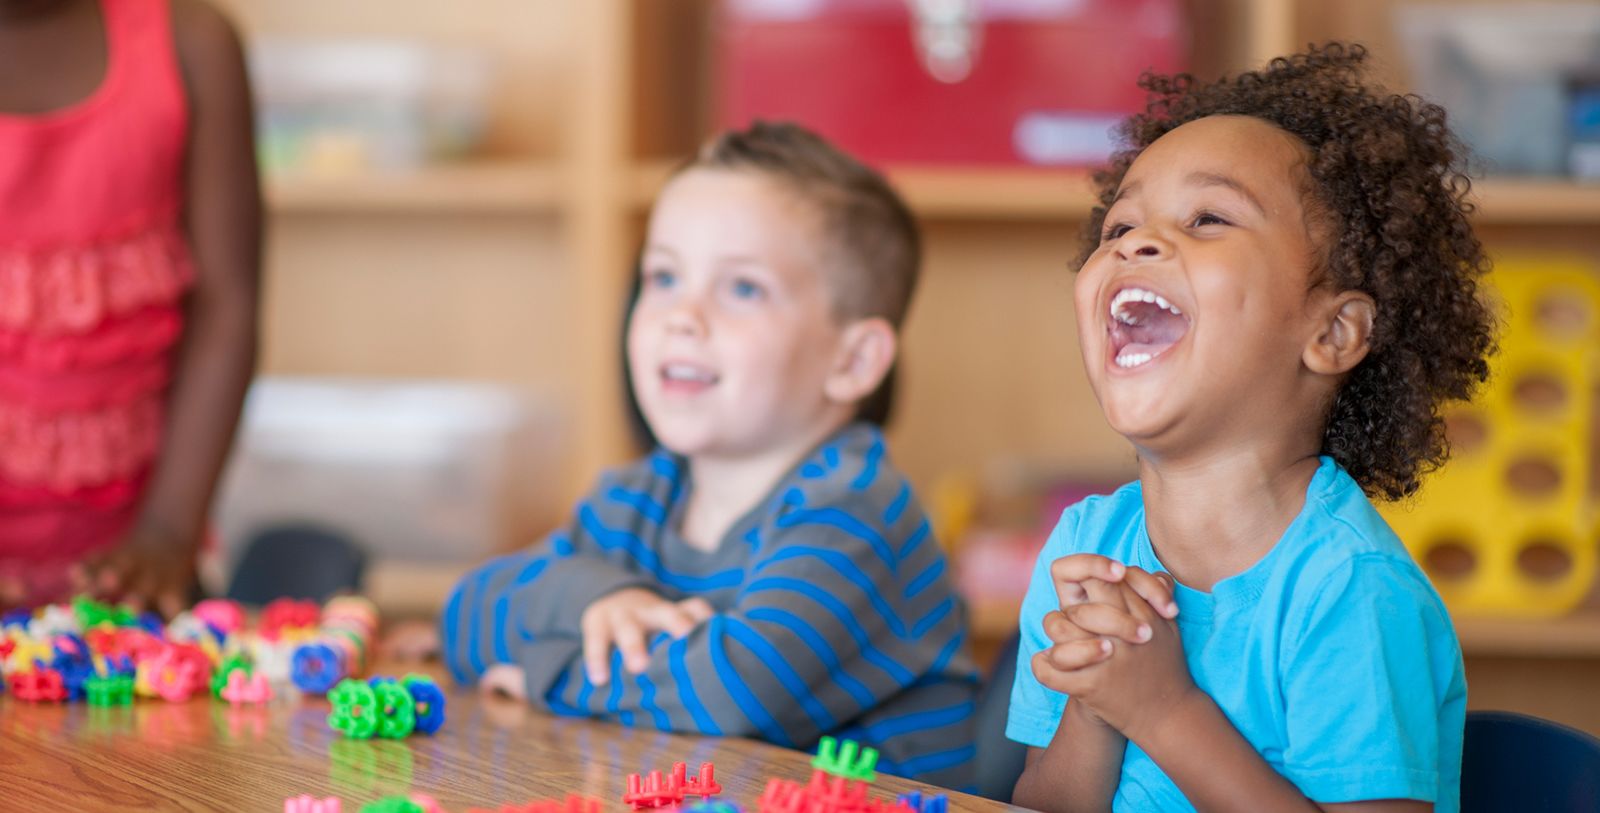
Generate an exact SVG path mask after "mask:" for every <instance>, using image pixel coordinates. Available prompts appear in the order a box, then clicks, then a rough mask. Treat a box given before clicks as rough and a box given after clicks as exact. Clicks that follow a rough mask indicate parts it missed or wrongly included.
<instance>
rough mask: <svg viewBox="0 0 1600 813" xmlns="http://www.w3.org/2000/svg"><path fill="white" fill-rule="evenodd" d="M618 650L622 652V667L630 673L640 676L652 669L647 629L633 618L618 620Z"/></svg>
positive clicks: (616, 629) (616, 628)
mask: <svg viewBox="0 0 1600 813" xmlns="http://www.w3.org/2000/svg"><path fill="white" fill-rule="evenodd" d="M615 632H616V638H617V649H618V650H619V651H621V652H622V666H623V668H624V669H627V670H628V671H629V672H632V673H634V674H636V675H637V674H640V673H641V672H644V671H645V670H646V669H649V668H650V648H649V646H648V645H647V644H646V643H645V628H644V625H643V624H640V623H639V622H638V621H636V620H634V619H633V618H628V617H623V618H621V619H618V621H617V623H616V627H615Z"/></svg>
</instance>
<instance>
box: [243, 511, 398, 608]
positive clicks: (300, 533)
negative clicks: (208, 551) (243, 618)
mask: <svg viewBox="0 0 1600 813" xmlns="http://www.w3.org/2000/svg"><path fill="white" fill-rule="evenodd" d="M366 566H367V557H366V554H365V553H363V552H362V550H361V548H360V547H358V546H357V545H356V544H355V543H354V542H352V541H351V540H350V539H349V538H348V537H346V536H345V535H344V534H341V533H338V532H336V531H332V530H330V529H327V528H321V527H318V526H315V525H303V524H292V525H279V526H276V527H272V528H268V529H267V530H265V531H263V532H261V533H260V534H258V535H256V537H255V538H254V539H252V540H250V543H249V544H248V545H247V546H246V547H245V551H244V556H242V557H241V558H240V559H239V564H238V565H237V566H235V567H234V569H233V581H232V583H231V584H229V585H228V593H227V596H228V598H230V599H233V600H234V601H238V602H242V603H244V604H266V603H267V602H269V601H272V600H273V599H276V598H296V599H310V600H312V601H317V602H323V601H327V600H328V598H329V597H331V596H333V595H334V594H335V593H340V592H345V591H350V592H358V591H360V589H361V580H362V576H363V575H364V574H365V571H366Z"/></svg>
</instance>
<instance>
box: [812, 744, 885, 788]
mask: <svg viewBox="0 0 1600 813" xmlns="http://www.w3.org/2000/svg"><path fill="white" fill-rule="evenodd" d="M811 767H813V768H816V769H817V770H820V771H827V772H828V773H831V774H833V775H834V776H838V777H841V778H844V779H854V780H856V781H858V782H871V781H872V780H873V779H876V778H877V774H875V773H873V770H874V769H875V768H877V767H878V750H877V749H876V748H862V747H861V746H860V745H859V744H858V743H857V742H856V741H855V740H845V741H844V742H843V743H842V744H841V743H839V742H837V741H836V740H834V738H832V737H823V738H822V741H821V742H819V743H818V744H817V755H816V756H815V757H814V758H812V760H811Z"/></svg>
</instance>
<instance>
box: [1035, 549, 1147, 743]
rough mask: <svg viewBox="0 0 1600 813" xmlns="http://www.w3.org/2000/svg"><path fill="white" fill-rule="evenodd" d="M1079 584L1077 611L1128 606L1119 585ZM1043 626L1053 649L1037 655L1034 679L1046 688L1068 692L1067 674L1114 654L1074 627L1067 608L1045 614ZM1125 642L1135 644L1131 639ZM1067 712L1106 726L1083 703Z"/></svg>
mask: <svg viewBox="0 0 1600 813" xmlns="http://www.w3.org/2000/svg"><path fill="white" fill-rule="evenodd" d="M1077 584H1078V587H1079V588H1080V589H1081V590H1082V591H1083V592H1082V595H1081V599H1082V601H1081V602H1080V603H1078V604H1074V605H1072V606H1074V607H1077V606H1088V602H1096V603H1103V604H1106V605H1110V606H1115V607H1125V606H1126V603H1125V602H1124V601H1123V600H1122V592H1121V590H1119V589H1118V585H1116V584H1113V583H1110V582H1105V581H1101V580H1099V579H1087V580H1085V581H1082V582H1078V583H1077ZM1040 623H1041V625H1042V626H1043V627H1044V634H1045V636H1046V637H1047V638H1049V639H1050V641H1051V642H1052V645H1051V646H1050V647H1047V648H1045V649H1042V650H1040V651H1039V652H1037V653H1034V656H1033V663H1032V667H1033V676H1034V678H1036V679H1037V680H1038V681H1039V683H1040V684H1041V685H1043V686H1047V687H1049V688H1052V689H1055V690H1056V691H1061V692H1065V691H1066V690H1065V689H1063V688H1061V686H1062V685H1063V681H1069V680H1070V679H1071V678H1070V676H1068V675H1067V673H1068V672H1071V671H1073V670H1077V669H1083V668H1085V667H1087V666H1089V665H1091V664H1096V663H1099V662H1100V661H1103V660H1105V659H1106V658H1107V657H1108V656H1110V654H1111V643H1110V641H1108V640H1106V639H1105V638H1102V637H1101V636H1100V635H1098V634H1096V633H1094V632H1090V631H1089V630H1087V629H1084V628H1083V627H1081V626H1079V625H1078V624H1075V623H1073V621H1072V619H1071V618H1069V617H1068V615H1067V612H1066V609H1065V608H1063V609H1061V610H1055V611H1053V612H1050V613H1046V614H1045V616H1044V618H1043V619H1042V620H1041V622H1040ZM1124 640H1129V641H1130V642H1132V641H1131V639H1127V638H1125V639H1124ZM1068 710H1069V711H1076V712H1081V713H1082V714H1083V715H1084V717H1086V718H1087V719H1089V720H1090V721H1091V722H1093V723H1095V724H1097V725H1100V726H1105V725H1106V723H1105V721H1103V720H1101V719H1100V718H1099V717H1097V716H1096V715H1095V714H1094V712H1093V711H1091V710H1088V709H1087V708H1086V706H1085V705H1084V703H1083V702H1082V701H1074V702H1069V704H1068ZM1117 736H1119V737H1120V736H1121V734H1120V733H1118V734H1117Z"/></svg>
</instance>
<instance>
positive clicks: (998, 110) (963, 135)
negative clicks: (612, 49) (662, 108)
mask: <svg viewBox="0 0 1600 813" xmlns="http://www.w3.org/2000/svg"><path fill="white" fill-rule="evenodd" d="M1183 5H1184V4H1183V2H1182V0H722V1H721V2H720V3H719V5H718V9H717V14H716V21H715V28H716V33H715V37H716V43H717V45H716V50H717V71H716V77H717V78H716V80H715V81H716V86H717V110H718V114H717V115H718V119H719V120H720V122H721V124H722V125H723V126H727V127H741V126H744V125H746V124H748V123H749V122H750V120H751V119H755V118H763V119H787V120H793V121H797V122H800V123H802V124H804V125H806V126H808V127H811V128H814V129H816V130H818V131H819V132H821V133H823V134H824V135H826V136H827V137H828V138H830V139H832V140H834V141H835V142H836V143H838V144H839V145H840V146H842V147H844V148H845V149H848V150H850V151H851V152H853V153H855V154H857V155H859V156H861V157H863V158H865V159H866V160H868V161H872V162H875V163H885V162H889V163H960V164H975V163H977V164H985V163H987V164H1015V163H1028V164H1050V165H1069V166H1070V165H1077V166H1082V165H1090V164H1098V163H1101V162H1103V161H1104V160H1105V158H1106V157H1107V156H1108V155H1109V154H1110V152H1111V150H1112V147H1113V142H1112V140H1111V136H1110V133H1109V130H1110V128H1111V127H1112V126H1114V125H1115V124H1116V123H1117V122H1118V121H1119V120H1121V119H1122V118H1123V117H1124V116H1126V115H1127V114H1129V113H1132V112H1136V111H1139V110H1142V109H1143V108H1144V101H1145V99H1144V92H1143V91H1141V90H1139V89H1138V87H1136V86H1135V84H1134V82H1135V80H1136V79H1137V78H1138V77H1139V75H1140V74H1141V73H1143V72H1144V71H1146V70H1155V71H1158V72H1163V73H1171V72H1176V71H1182V70H1184V69H1185V68H1186V63H1187V57H1188V48H1189V30H1188V25H1187V21H1186V20H1185V17H1184V14H1183Z"/></svg>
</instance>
